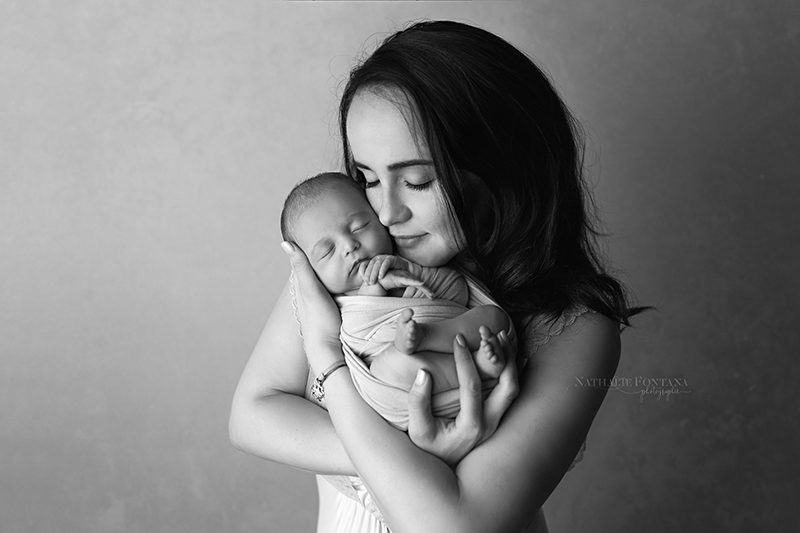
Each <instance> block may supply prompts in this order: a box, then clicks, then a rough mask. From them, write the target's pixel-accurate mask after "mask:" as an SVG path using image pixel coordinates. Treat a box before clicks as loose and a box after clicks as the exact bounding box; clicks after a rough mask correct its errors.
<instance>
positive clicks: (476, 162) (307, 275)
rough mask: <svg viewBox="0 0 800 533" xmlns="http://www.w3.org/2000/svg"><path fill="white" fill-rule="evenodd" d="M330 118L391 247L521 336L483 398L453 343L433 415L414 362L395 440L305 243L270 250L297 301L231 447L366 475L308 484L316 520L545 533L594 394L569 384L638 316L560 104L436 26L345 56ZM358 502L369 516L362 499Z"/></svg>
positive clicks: (458, 29)
mask: <svg viewBox="0 0 800 533" xmlns="http://www.w3.org/2000/svg"><path fill="white" fill-rule="evenodd" d="M340 120H341V131H342V139H343V143H344V161H345V165H346V167H347V172H348V173H349V174H350V175H351V176H352V177H353V178H354V179H356V180H358V181H359V182H360V183H362V184H363V186H364V187H365V189H366V193H367V197H368V199H369V201H370V204H371V205H372V207H373V209H374V210H375V211H376V213H377V214H378V216H379V218H380V220H381V223H382V224H384V225H385V226H386V227H387V228H388V229H389V232H390V233H391V234H392V236H393V237H394V239H395V243H396V246H397V253H398V254H399V255H401V256H403V257H406V258H407V259H409V260H411V261H414V262H416V263H419V264H421V265H424V266H440V265H444V264H449V265H451V266H455V267H457V268H460V269H462V270H463V271H464V272H466V273H469V274H471V275H472V276H473V277H475V278H476V279H477V280H479V281H480V282H482V283H483V284H484V285H485V286H486V287H487V289H488V290H489V292H490V293H491V294H492V295H493V296H494V297H495V298H496V300H497V301H498V303H499V304H500V305H501V306H502V307H503V308H505V309H506V310H507V311H508V312H509V314H510V315H511V317H512V320H513V321H514V324H515V327H516V330H517V331H518V332H519V335H518V337H519V338H520V341H519V346H518V350H519V354H520V355H519V361H518V363H519V365H515V364H514V363H513V362H510V363H509V364H507V365H506V367H505V369H504V370H503V373H502V375H501V378H500V382H499V384H498V385H497V386H496V387H495V389H494V390H493V391H492V393H491V395H490V396H489V397H488V398H487V399H486V400H485V401H484V402H481V398H480V386H479V378H478V376H477V372H476V370H475V366H474V364H473V362H472V359H471V356H470V354H469V353H468V352H467V351H466V349H465V348H463V347H462V346H461V345H460V343H459V341H460V339H455V340H454V343H453V350H454V357H455V359H456V365H457V369H458V376H459V383H460V395H461V413H460V414H459V416H458V417H457V418H456V419H455V420H454V421H450V420H434V419H433V418H432V417H431V415H430V405H429V402H430V391H431V379H430V377H429V376H428V375H427V374H426V373H425V372H424V371H421V372H420V373H419V374H418V378H417V381H416V382H415V384H414V387H413V388H412V390H411V392H410V394H409V410H410V421H409V432H408V435H406V434H405V433H402V432H400V431H397V430H395V429H393V428H391V427H390V426H389V425H388V424H386V423H385V422H384V421H383V420H382V419H381V418H380V416H378V414H377V413H375V412H374V411H372V409H370V408H369V407H368V406H367V405H366V404H365V403H364V402H363V400H362V399H361V397H360V396H359V395H358V393H357V392H356V390H355V388H354V386H353V383H352V380H351V378H350V376H349V373H348V372H346V371H343V370H336V368H337V365H339V364H340V362H341V360H342V358H343V354H342V348H341V345H340V342H339V338H338V329H339V325H340V319H339V314H338V310H337V308H336V306H335V304H334V303H333V301H332V299H331V298H330V296H329V295H328V294H327V293H326V292H325V291H324V289H323V288H322V286H321V284H320V283H319V281H318V280H317V279H316V277H315V276H314V274H313V272H312V271H311V269H310V268H309V265H308V261H307V259H306V257H305V256H304V255H303V253H302V252H301V251H300V250H299V249H298V248H297V247H295V246H293V245H292V244H291V243H284V249H285V250H286V251H287V253H288V254H289V256H290V260H291V262H292V269H293V273H294V276H295V278H296V287H295V290H296V294H295V301H296V308H294V309H293V301H292V296H293V295H292V293H291V292H292V288H291V287H290V286H288V285H287V287H286V288H285V289H284V291H283V293H282V294H281V296H280V297H279V299H278V301H277V303H276V305H275V309H274V310H273V312H272V315H271V316H270V318H269V320H268V322H267V325H266V327H265V329H264V332H263V334H262V337H261V339H260V340H259V343H258V345H257V346H256V348H255V350H254V353H253V355H252V356H251V359H250V361H249V362H248V364H247V367H246V368H245V371H244V373H243V375H242V379H241V381H240V383H239V387H238V388H237V391H236V394H235V397H234V402H233V408H232V412H231V422H230V430H231V439H232V441H233V443H234V444H235V445H236V446H237V447H239V448H240V449H243V450H245V451H248V452H250V453H253V454H255V455H258V456H260V457H264V458H267V459H271V460H274V461H278V462H282V463H285V464H289V465H292V466H295V467H297V468H302V469H305V470H309V471H312V472H316V473H322V474H347V475H356V473H357V474H358V475H359V476H360V477H361V479H363V482H364V483H365V484H366V486H368V487H369V496H368V497H366V498H364V497H362V498H361V503H359V502H357V501H355V500H353V499H350V498H348V497H345V496H341V495H340V494H339V493H337V492H335V491H333V492H332V491H331V489H330V485H327V484H326V482H324V481H322V482H320V521H319V531H326V532H327V531H336V532H338V531H356V532H362V533H364V532H371V531H386V526H388V527H389V528H391V531H393V532H396V533H397V532H403V531H410V532H422V531H437V532H446V531H457V532H469V531H478V532H490V531H492V532H493V531H497V532H505V531H511V532H519V531H546V525H545V522H544V518H543V515H542V513H541V510H540V509H541V506H542V504H543V503H544V501H545V500H546V499H547V497H548V496H549V495H550V493H551V492H552V490H553V489H554V488H555V486H556V485H557V484H558V482H559V481H560V479H561V477H562V476H563V475H564V473H565V472H566V471H567V469H568V468H569V467H570V465H571V464H572V462H573V460H574V459H575V457H576V455H577V454H578V452H579V450H580V448H581V445H582V443H583V442H584V439H585V437H586V434H587V432H588V430H589V427H590V425H591V423H592V420H593V418H594V416H595V414H596V412H597V410H598V409H599V407H600V404H601V403H602V401H603V398H604V396H605V390H600V389H596V388H590V387H575V386H573V384H574V383H575V378H576V377H592V378H611V377H612V376H613V374H614V371H615V369H616V366H617V362H618V359H619V352H620V342H619V331H620V327H621V326H622V325H627V324H628V318H629V317H630V316H631V315H632V314H633V313H635V312H636V310H635V309H629V308H628V307H627V305H626V302H625V294H624V291H623V289H622V287H621V286H620V284H619V283H618V282H617V281H616V280H614V279H613V278H612V277H610V276H608V275H607V274H605V272H604V271H603V269H602V267H601V265H600V263H599V261H598V259H597V256H596V255H595V252H594V248H593V241H592V238H593V237H594V235H595V233H594V231H593V229H592V226H591V223H590V219H589V217H588V215H587V209H586V202H585V187H584V184H583V181H582V173H581V163H582V161H581V144H580V143H579V142H578V139H577V135H576V130H575V127H574V122H573V120H572V118H571V117H570V115H569V112H568V111H567V109H566V107H565V106H564V105H563V103H562V101H561V99H560V98H559V97H558V95H557V94H556V93H555V91H554V90H553V88H552V86H551V84H550V83H549V81H548V80H547V78H546V77H545V76H544V75H543V74H542V72H541V71H540V70H539V69H538V68H537V67H536V66H535V65H534V64H533V63H532V62H531V61H530V59H528V58H527V57H526V56H525V55H524V54H522V53H521V52H519V51H518V50H517V49H515V48H514V47H513V46H511V45H510V44H508V43H507V42H505V41H503V40H502V39H500V38H499V37H497V36H495V35H493V34H491V33H488V32H486V31H484V30H480V29H478V28H474V27H471V26H468V25H464V24H459V23H455V22H447V21H440V22H425V23H419V24H415V25H413V26H411V27H409V28H408V29H406V30H404V31H400V32H398V33H396V34H394V35H393V36H391V37H390V38H388V39H387V40H386V41H385V42H384V43H383V44H382V45H381V46H380V47H379V48H378V49H377V50H376V51H375V52H374V53H373V54H372V55H371V56H370V57H369V58H368V59H367V60H366V61H365V62H364V63H363V64H362V65H360V66H359V67H357V68H356V69H355V70H354V71H353V72H352V73H351V76H350V79H349V82H348V84H347V87H346V88H345V91H344V94H343V97H342V101H341V107H340ZM295 317H297V318H298V319H299V322H300V323H301V325H302V338H301V336H300V335H298V333H297V325H296V323H295ZM496 333H497V332H496ZM501 338H503V337H502V336H501ZM502 349H504V350H505V352H506V354H507V355H509V356H510V354H511V351H510V349H509V347H508V346H507V343H506V344H504V345H503V346H502ZM309 365H310V367H311V373H312V374H313V375H314V376H318V375H320V374H322V373H323V372H324V371H326V370H327V369H331V368H333V369H334V370H333V371H332V372H330V373H329V374H328V373H326V376H325V380H324V384H323V386H324V395H325V396H324V397H325V402H326V408H327V409H328V411H327V412H326V411H324V410H322V409H319V408H318V407H317V406H315V405H313V404H312V403H311V402H309V401H307V400H305V399H304V395H305V396H306V397H307V392H306V391H307V388H308V387H307V383H308V379H307V378H308V375H309V369H308V367H309ZM517 366H519V367H520V368H521V370H520V374H519V385H518V384H517V373H516V367H517ZM501 418H502V422H501ZM354 487H355V483H354V484H353V485H352V486H350V487H343V486H342V484H340V485H339V488H340V489H341V490H342V491H343V492H347V490H348V489H352V488H354ZM355 489H356V492H358V487H355ZM359 494H360V495H361V496H363V494H364V493H363V492H361V493H359ZM350 495H351V496H352V494H350ZM373 502H374V503H375V504H377V508H378V510H377V511H375V509H373V511H374V513H373V514H374V515H376V516H379V517H381V518H382V520H383V523H381V522H380V521H378V520H377V519H376V518H374V517H373V514H371V513H370V512H368V511H367V510H366V509H365V507H364V506H362V503H363V504H364V505H365V506H368V507H369V506H371V504H372V503H373ZM381 515H382V516H381Z"/></svg>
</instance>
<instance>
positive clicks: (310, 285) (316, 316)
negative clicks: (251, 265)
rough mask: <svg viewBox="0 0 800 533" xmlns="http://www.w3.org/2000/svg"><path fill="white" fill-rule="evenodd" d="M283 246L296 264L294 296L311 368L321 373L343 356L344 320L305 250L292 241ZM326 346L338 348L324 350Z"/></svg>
mask: <svg viewBox="0 0 800 533" xmlns="http://www.w3.org/2000/svg"><path fill="white" fill-rule="evenodd" d="M281 247H282V248H283V250H284V251H285V252H286V253H287V254H288V255H289V260H290V261H291V263H292V272H293V276H294V294H293V296H292V297H293V299H294V301H295V302H296V305H297V307H296V312H297V318H298V320H300V324H301V331H302V335H303V342H304V345H305V349H306V356H307V357H308V362H309V363H310V364H311V367H312V368H313V369H314V371H315V372H317V373H318V372H320V371H322V370H323V369H325V368H327V367H328V366H330V365H331V364H332V363H335V362H336V360H334V359H331V353H334V354H335V353H338V354H339V355H341V353H342V345H341V341H340V340H339V328H340V327H341V325H342V317H341V315H340V314H339V309H338V307H337V306H336V302H334V301H333V298H331V295H330V294H328V291H327V290H325V287H324V286H323V285H322V283H321V282H320V281H319V278H318V277H317V275H316V273H314V270H313V269H312V268H311V264H309V262H308V258H307V257H306V254H305V253H303V250H301V249H300V248H299V247H298V246H297V245H295V244H294V243H291V242H283V243H281ZM322 346H328V347H332V348H334V349H333V350H325V349H320V347H322ZM322 359H324V360H322Z"/></svg>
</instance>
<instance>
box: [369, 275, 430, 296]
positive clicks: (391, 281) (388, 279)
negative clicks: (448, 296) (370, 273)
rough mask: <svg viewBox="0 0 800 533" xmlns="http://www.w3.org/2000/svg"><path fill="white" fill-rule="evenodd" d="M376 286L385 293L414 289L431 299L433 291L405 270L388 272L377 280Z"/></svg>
mask: <svg viewBox="0 0 800 533" xmlns="http://www.w3.org/2000/svg"><path fill="white" fill-rule="evenodd" d="M378 284H380V286H381V287H383V288H384V289H386V290H387V291H389V290H392V289H405V288H407V287H414V288H415V289H417V290H418V291H420V292H421V293H422V294H424V295H425V296H427V297H428V298H433V291H431V290H430V289H429V288H428V286H427V285H425V284H424V283H422V281H420V280H418V279H417V278H416V277H414V276H412V275H411V274H410V273H409V272H407V271H405V270H390V271H388V272H387V273H386V274H385V275H384V276H383V277H382V278H380V279H379V280H378Z"/></svg>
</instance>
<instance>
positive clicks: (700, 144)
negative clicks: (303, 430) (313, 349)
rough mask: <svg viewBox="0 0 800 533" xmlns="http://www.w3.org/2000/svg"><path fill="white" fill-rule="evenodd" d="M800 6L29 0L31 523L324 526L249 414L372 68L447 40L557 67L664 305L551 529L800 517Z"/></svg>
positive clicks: (21, 171)
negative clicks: (272, 328) (368, 60)
mask: <svg viewBox="0 0 800 533" xmlns="http://www.w3.org/2000/svg"><path fill="white" fill-rule="evenodd" d="M797 6H798V4H797V3H796V2H792V1H790V0H776V1H773V2H760V1H758V0H751V1H746V0H716V1H702V0H695V1H690V0H680V1H672V2H660V1H642V0H610V1H603V2H598V1H590V0H587V1H585V2H579V1H572V0H570V1H564V0H558V1H555V0H553V1H533V2H525V3H518V2H486V3H484V2H441V3H436V2H393V3H390V2H383V3H371V2H357V3H356V2H353V3H350V2H290V3H281V2H263V1H253V0H247V1H240V2H223V1H194V2H135V1H124V0H117V1H97V2H91V1H83V0H82V1H77V2H56V1H31V2H11V1H5V0H3V1H2V2H0V222H1V223H2V229H0V246H1V247H2V250H1V251H0V313H2V314H1V315H0V329H2V332H1V334H0V354H1V355H2V370H0V379H2V381H0V457H2V458H1V459H0V521H2V526H1V527H2V530H3V531H9V532H36V533H43V532H50V531H54V532H55V531H58V532H62V531H63V532H81V533H84V532H94V531H97V532H114V531H126V532H146V533H150V532H155V531H165V532H173V531H174V532H218V531H241V532H246V531H270V532H285V531H287V532H294V531H298V532H300V531H310V530H312V528H313V526H314V523H315V512H316V499H315V495H314V486H313V478H312V477H311V476H310V475H309V474H304V473H299V472H296V471H294V470H292V469H290V468H287V467H284V466H280V465H276V464H272V463H269V462H267V461H263V460H259V459H256V458H253V457H249V456H247V455H245V454H244V453H241V452H238V451H236V450H235V449H234V448H233V447H232V446H231V445H230V444H229V442H228V436H227V417H228V410H229V405H230V399H231V395H232V393H233V390H234V387H235V385H236V382H237V379H238V377H239V374H240V372H241V370H242V367H243V365H244V363H245V361H246V359H247V357H248V355H249V353H250V350H251V349H252V347H253V345H254V343H255V341H256V339H257V337H258V335H259V333H260V330H261V327H262V326H263V324H264V322H265V320H266V317H267V314H268V312H269V310H270V308H271V305H272V302H273V301H274V299H275V297H276V296H277V291H278V290H279V287H281V286H282V285H283V283H284V280H285V278H286V276H287V274H288V270H289V268H288V262H287V260H286V258H285V256H284V255H283V253H282V252H281V251H280V248H279V241H280V236H279V231H278V215H279V208H280V205H281V202H282V199H283V197H284V195H285V194H286V193H287V192H288V190H289V188H290V187H291V186H292V185H293V184H294V183H295V182H296V181H298V180H299V179H301V178H303V177H305V176H308V175H310V174H313V173H316V172H319V171H322V170H328V169H331V168H337V167H338V166H339V141H338V137H337V134H336V115H335V108H336V102H337V95H338V91H339V90H340V89H341V82H342V79H343V77H344V75H345V74H346V72H347V69H348V67H349V66H350V65H351V64H352V63H353V61H354V58H355V57H357V56H358V55H359V54H360V53H362V52H363V51H364V50H369V49H371V48H372V46H374V44H375V43H376V42H377V40H378V39H379V38H381V37H383V36H385V35H386V34H387V32H389V31H392V30H394V29H396V28H399V27H401V26H402V25H403V24H404V23H405V22H407V21H409V20H412V19H420V18H426V17H428V18H455V19H458V20H462V21H469V22H473V23H476V24H478V25H480V26H482V27H484V28H487V29H489V30H491V31H494V32H496V33H499V34H500V35H502V36H503V37H505V38H507V39H508V40H510V41H511V42H512V43H514V44H516V45H518V46H519V47H520V48H522V49H523V50H525V51H526V52H528V53H529V54H531V55H533V56H535V57H536V58H537V59H538V60H539V61H540V62H541V63H542V64H543V65H545V67H546V68H547V69H548V70H549V72H550V74H551V75H552V77H553V79H554V80H555V82H556V84H557V85H558V86H559V87H560V90H561V91H562V93H563V95H564V97H565V98H566V100H567V102H568V103H569V104H570V105H571V107H572V108H573V109H574V110H575V112H576V113H577V114H578V115H579V116H580V118H581V119H582V120H583V121H584V122H585V124H586V126H587V129H588V131H589V133H590V135H591V143H590V153H589V160H588V163H589V166H590V174H591V177H592V180H593V182H594V183H595V189H596V190H595V192H596V196H597V200H598V203H599V204H600V206H601V207H602V212H603V215H604V218H605V221H606V229H607V230H608V232H609V233H610V234H611V238H610V239H609V240H608V241H607V248H608V253H609V255H610V257H611V259H612V260H613V264H614V266H615V267H616V268H619V269H621V270H622V271H623V272H624V275H623V278H624V279H625V280H626V282H627V283H629V285H630V286H631V287H632V289H633V290H634V291H635V293H636V295H637V297H638V299H639V301H640V302H642V303H646V304H652V305H656V306H658V308H659V310H658V311H657V312H652V313H649V314H647V315H645V316H643V317H642V318H641V319H640V320H638V321H637V326H638V327H636V328H635V329H631V330H628V331H627V332H626V333H625V334H624V341H623V357H622V362H621V365H620V368H619V371H618V375H619V377H620V379H621V380H622V379H623V378H624V379H628V380H632V381H633V384H632V385H630V386H629V385H627V384H626V382H625V381H620V383H621V384H622V385H623V386H621V387H620V389H619V390H612V391H611V392H610V393H609V395H608V399H607V401H606V403H605V404H604V406H603V408H602V410H601V412H600V414H599V416H598V419H597V421H596V423H595V425H594V427H593V429H592V431H591V433H590V435H589V439H588V451H587V454H586V458H585V459H584V461H583V462H582V463H581V464H580V465H579V466H578V467H577V468H576V469H575V470H573V471H572V472H571V473H569V474H568V475H567V476H566V478H565V479H564V481H563V483H562V484H561V485H560V486H559V488H558V489H557V490H556V491H555V493H554V494H553V496H552V498H551V499H550V500H549V501H548V503H547V505H546V510H547V513H548V519H549V522H550V525H551V529H552V530H553V531H554V532H555V533H557V532H560V531H562V532H567V531H571V532H589V531H591V532H598V531H599V532H605V531H608V532H612V531H614V532H616V531H635V530H636V531H638V530H642V529H646V530H647V531H651V532H662V531H663V532H668V531H670V532H671V531H679V530H687V531H715V532H716V531H718V532H722V531H753V530H758V529H761V530H771V531H772V530H775V531H778V530H785V529H784V528H787V527H788V524H796V523H797V520H798V512H797V510H796V503H795V501H794V500H795V499H796V496H797V494H796V485H795V484H796V482H797V478H798V473H800V469H798V459H797V449H798V448H799V447H800V446H798V444H799V443H798V431H797V429H796V422H797V420H798V402H797V398H796V396H795V394H794V386H795V385H796V384H797V383H798V381H800V379H799V378H800V376H799V375H798V364H797V355H798V352H799V351H800V350H798V334H797V331H798V328H797V326H796V323H795V322H796V320H797V318H798V313H797V305H796V300H797V296H798V273H797V265H798V262H797V259H798V248H797V242H798V241H800V236H799V235H798V233H799V230H800V224H798V215H797V208H798V206H799V205H800V201H799V200H800V187H799V186H798V168H800V158H798V155H797V154H798V153H800V150H798V148H799V147H800V143H799V142H798V140H799V139H800V135H798V133H800V126H798V124H799V122H798V117H800V113H799V112H800V105H799V103H798V102H800V100H798V98H797V91H798V86H799V84H798V82H800V65H799V63H800V59H799V58H798V50H800V46H798V45H799V44H800V43H798V40H799V39H798V36H799V35H800V13H799V12H798V7H797ZM637 378H638V381H637ZM658 378H671V379H677V380H679V381H680V380H682V381H680V387H679V388H680V389H681V391H682V393H680V394H678V393H675V394H672V395H670V396H666V395H662V396H660V397H659V396H658V395H657V394H655V392H658V391H661V392H662V393H664V392H665V391H666V390H668V389H669V388H666V389H665V388H664V387H666V386H665V385H662V384H661V383H660V382H659V383H658V384H657V386H655V388H653V387H651V385H652V384H653V383H655V380H656V379H658ZM647 380H650V381H647ZM642 390H644V391H645V392H646V394H642V393H641V391H642Z"/></svg>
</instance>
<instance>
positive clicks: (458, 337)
mask: <svg viewBox="0 0 800 533" xmlns="http://www.w3.org/2000/svg"><path fill="white" fill-rule="evenodd" d="M456 342H457V343H458V345H459V346H461V347H462V348H466V347H467V343H465V342H464V337H462V336H461V333H459V334H458V335H456Z"/></svg>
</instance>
